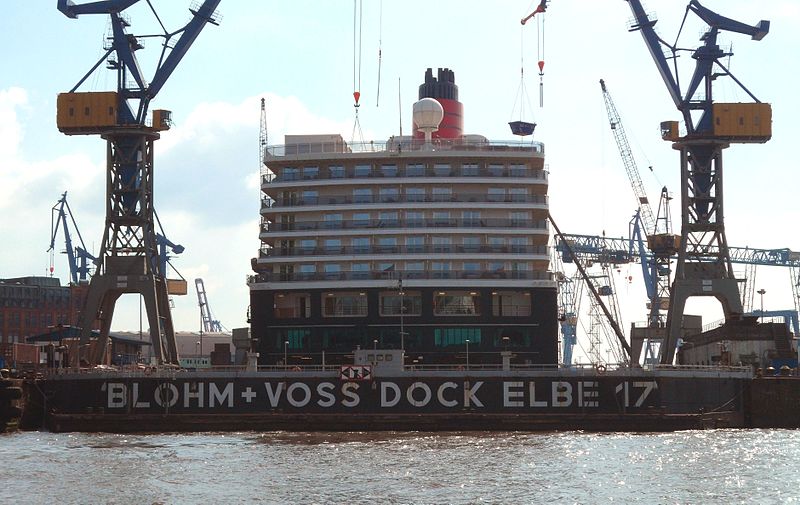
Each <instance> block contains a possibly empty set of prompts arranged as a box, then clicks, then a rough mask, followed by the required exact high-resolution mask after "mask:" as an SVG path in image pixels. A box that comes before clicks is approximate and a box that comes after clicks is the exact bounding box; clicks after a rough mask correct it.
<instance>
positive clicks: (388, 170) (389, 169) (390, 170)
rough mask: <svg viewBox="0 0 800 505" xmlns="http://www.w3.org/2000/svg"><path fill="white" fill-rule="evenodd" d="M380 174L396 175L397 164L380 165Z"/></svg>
mask: <svg viewBox="0 0 800 505" xmlns="http://www.w3.org/2000/svg"><path fill="white" fill-rule="evenodd" d="M381 174H382V175H383V176H384V177H397V165H381Z"/></svg>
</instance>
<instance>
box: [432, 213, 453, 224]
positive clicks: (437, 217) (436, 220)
mask: <svg viewBox="0 0 800 505" xmlns="http://www.w3.org/2000/svg"><path fill="white" fill-rule="evenodd" d="M433 225H434V226H452V225H453V223H452V222H451V221H450V212H446V211H434V213H433Z"/></svg>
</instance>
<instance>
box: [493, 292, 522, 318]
mask: <svg viewBox="0 0 800 505" xmlns="http://www.w3.org/2000/svg"><path fill="white" fill-rule="evenodd" d="M492 315H493V316H509V317H520V316H530V315H531V296H530V293H522V292H520V291H499V292H494V293H492Z"/></svg>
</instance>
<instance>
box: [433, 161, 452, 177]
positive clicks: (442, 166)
mask: <svg viewBox="0 0 800 505" xmlns="http://www.w3.org/2000/svg"><path fill="white" fill-rule="evenodd" d="M433 175H435V176H437V177H447V176H448V175H450V163H434V164H433Z"/></svg>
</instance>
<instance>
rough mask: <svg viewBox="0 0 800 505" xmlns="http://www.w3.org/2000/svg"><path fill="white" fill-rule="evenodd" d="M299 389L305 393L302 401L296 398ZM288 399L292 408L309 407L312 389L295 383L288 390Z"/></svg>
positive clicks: (300, 383)
mask: <svg viewBox="0 0 800 505" xmlns="http://www.w3.org/2000/svg"><path fill="white" fill-rule="evenodd" d="M298 389H299V390H301V391H302V392H303V398H302V399H301V400H298V399H296V398H295V397H294V392H295V391H297V390H298ZM286 399H287V400H289V403H290V404H291V405H292V407H305V406H306V405H308V402H310V401H311V388H310V387H308V386H307V385H306V384H304V383H302V382H293V383H292V385H291V386H289V388H288V389H287V390H286Z"/></svg>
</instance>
